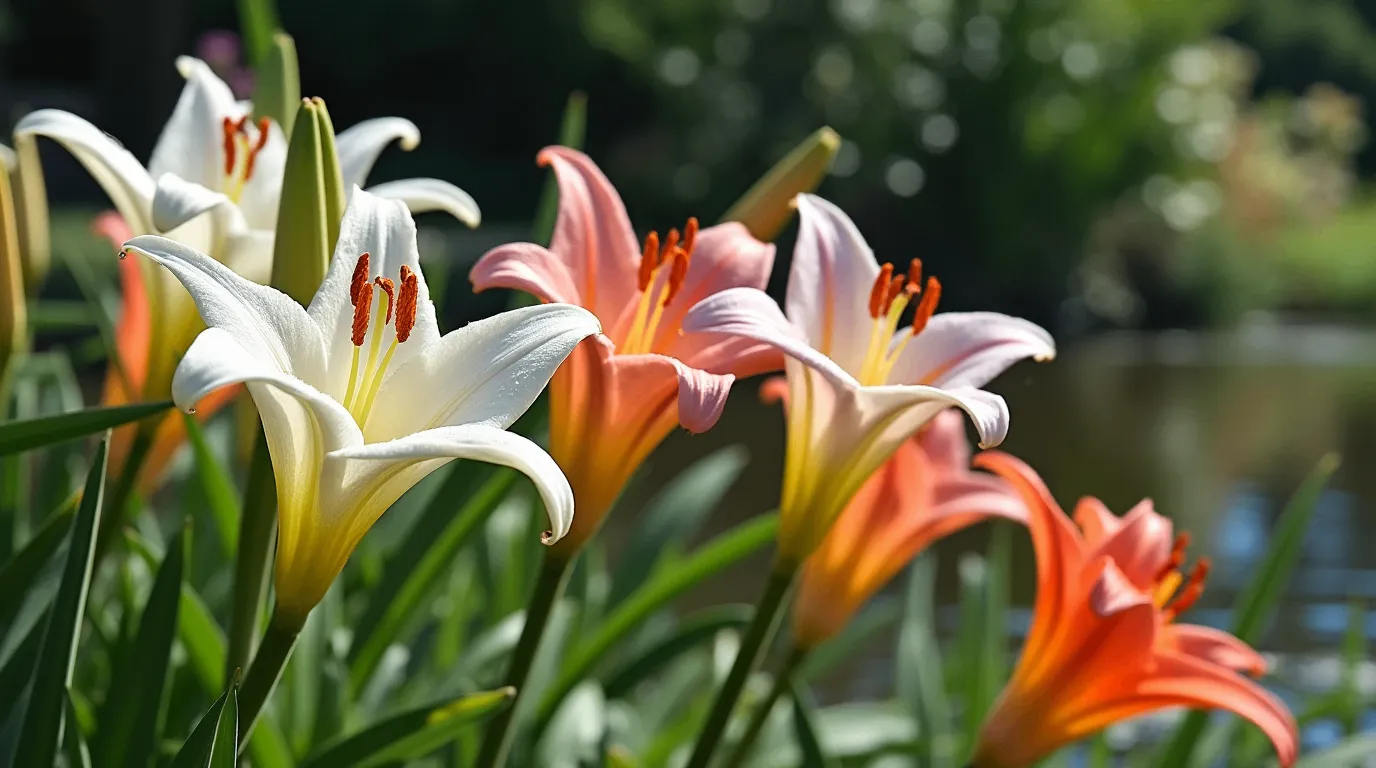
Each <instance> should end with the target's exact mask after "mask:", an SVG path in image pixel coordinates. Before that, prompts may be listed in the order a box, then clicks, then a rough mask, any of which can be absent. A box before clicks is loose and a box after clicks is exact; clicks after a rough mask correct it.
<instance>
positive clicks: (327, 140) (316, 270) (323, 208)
mask: <svg viewBox="0 0 1376 768" xmlns="http://www.w3.org/2000/svg"><path fill="white" fill-rule="evenodd" d="M341 178H342V176H341V173H340V170H339V157H338V155H337V153H336V152H335V144H334V128H333V126H332V124H331V122H330V118H329V113H328V112H326V111H325V102H323V101H321V100H320V99H302V100H301V102H300V106H299V107H298V109H297V112H296V120H295V126H294V128H293V130H292V133H291V141H290V142H289V143H288V145H287V160H286V169H285V171H284V174H283V178H282V202H281V206H280V207H279V209H278V212H277V234H276V239H275V241H274V243H273V250H272V285H273V287H275V288H277V289H278V290H280V291H282V292H283V293H286V294H287V295H288V296H291V297H292V298H294V299H296V300H297V301H299V302H300V303H301V304H302V305H303V306H307V305H309V304H310V302H311V299H312V298H313V297H314V296H315V292H316V290H318V289H319V288H320V283H321V282H323V281H324V279H325V272H326V271H327V270H328V268H329V263H330V255H331V254H332V253H333V252H334V245H335V241H337V240H338V239H339V224H340V221H341V219H342V218H343V215H344V191H343V189H342V184H341Z"/></svg>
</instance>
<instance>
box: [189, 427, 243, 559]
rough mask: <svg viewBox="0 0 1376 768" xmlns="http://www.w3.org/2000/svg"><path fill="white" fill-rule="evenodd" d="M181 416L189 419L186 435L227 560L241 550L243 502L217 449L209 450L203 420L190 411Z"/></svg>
mask: <svg viewBox="0 0 1376 768" xmlns="http://www.w3.org/2000/svg"><path fill="white" fill-rule="evenodd" d="M182 418H183V419H184V420H185V422H186V434H187V436H188V437H189V438H191V449H192V453H193V454H194V455H195V457H196V475H197V477H199V478H200V480H201V490H202V491H204V493H205V499H206V502H207V503H208V504H209V506H210V518H211V519H212V520H214V521H215V532H216V533H218V534H219V538H220V546H221V548H222V551H223V552H224V553H225V557H226V559H228V558H233V557H234V553H235V552H236V551H238V549H239V510H241V509H243V502H241V501H240V500H239V494H238V492H237V491H235V490H234V481H233V480H231V479H230V477H229V472H227V471H226V470H225V467H224V465H223V464H221V463H220V460H219V459H217V458H215V452H214V451H212V450H210V444H209V443H207V442H206V439H205V431H204V430H202V429H201V424H200V422H198V421H196V417H194V416H192V415H191V414H189V413H184V414H182Z"/></svg>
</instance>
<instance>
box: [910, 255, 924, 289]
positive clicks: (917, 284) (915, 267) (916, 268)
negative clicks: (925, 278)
mask: <svg viewBox="0 0 1376 768" xmlns="http://www.w3.org/2000/svg"><path fill="white" fill-rule="evenodd" d="M920 290H922V259H913V260H912V261H911V262H910V263H909V264H908V293H909V294H910V295H911V294H914V293H917V292H918V291H920Z"/></svg>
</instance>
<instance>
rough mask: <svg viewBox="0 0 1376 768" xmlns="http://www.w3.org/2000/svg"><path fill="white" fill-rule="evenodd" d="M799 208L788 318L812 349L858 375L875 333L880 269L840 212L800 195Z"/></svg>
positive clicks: (823, 203)
mask: <svg viewBox="0 0 1376 768" xmlns="http://www.w3.org/2000/svg"><path fill="white" fill-rule="evenodd" d="M797 202H798V219H799V228H798V241H797V244H796V245H795V246H794V248H793V266H792V269H791V271H790V272H789V275H788V318H789V319H790V320H792V321H793V322H794V323H796V324H797V325H798V326H799V327H800V328H802V330H803V333H804V334H805V335H806V338H807V339H808V341H809V342H810V343H811V345H812V346H814V347H816V348H817V349H818V350H820V351H821V352H822V353H823V354H825V355H827V356H829V357H831V358H832V359H834V360H835V361H836V362H837V363H839V364H840V366H841V367H842V368H844V369H845V370H847V371H850V372H851V373H852V374H854V373H856V372H858V371H859V370H860V368H861V366H862V365H863V362H864V357H865V351H866V348H867V346H868V344H867V343H866V342H867V341H868V339H869V335H870V331H871V329H872V328H873V327H874V320H873V318H871V317H870V312H869V299H870V289H871V288H873V286H874V281H875V278H876V277H877V276H878V275H879V264H878V263H877V262H876V261H875V259H874V252H873V251H871V250H870V247H869V245H868V244H867V243H866V242H865V238H864V237H862V236H861V235H860V232H859V231H858V230H857V229H856V228H855V223H854V222H852V221H851V220H850V218H849V217H848V216H846V214H845V213H844V212H843V211H842V210H841V209H840V208H837V207H836V206H835V205H833V204H832V203H829V202H827V201H826V200H823V199H822V198H820V197H817V196H816V195H799V196H798V198H797Z"/></svg>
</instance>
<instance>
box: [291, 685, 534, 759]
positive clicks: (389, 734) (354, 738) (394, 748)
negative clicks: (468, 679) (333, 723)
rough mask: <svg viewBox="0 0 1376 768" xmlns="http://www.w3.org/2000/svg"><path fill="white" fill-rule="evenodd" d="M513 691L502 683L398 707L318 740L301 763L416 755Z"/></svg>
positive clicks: (500, 704) (494, 708) (502, 703)
mask: <svg viewBox="0 0 1376 768" xmlns="http://www.w3.org/2000/svg"><path fill="white" fill-rule="evenodd" d="M515 695H516V691H515V689H513V688H501V689H498V690H495V691H485V692H483V693H476V694H473V695H472V696H465V697H463V698H461V699H458V700H456V701H452V702H449V703H447V704H443V705H440V706H429V707H420V708H418V709H413V710H410V711H408V712H403V713H402V714H399V715H395V716H393V717H389V718H387V719H386V720H383V721H382V722H379V723H376V724H374V725H372V726H370V727H368V728H366V729H364V730H363V731H360V732H359V733H356V734H353V735H351V736H346V737H344V738H341V739H337V740H335V741H333V742H331V743H329V744H324V745H321V747H320V748H319V749H318V750H316V752H315V753H314V754H312V755H311V756H310V757H308V758H306V759H305V760H304V761H303V762H302V763H301V765H300V768H345V766H354V767H356V768H364V767H365V766H377V765H385V764H389V763H404V762H406V761H408V760H415V759H418V758H420V757H423V756H425V755H427V754H429V753H430V752H433V751H435V750H436V749H439V748H440V747H443V746H444V745H445V744H448V743H449V742H451V741H453V740H454V739H455V738H456V737H457V736H458V733H459V732H460V731H461V730H462V729H464V728H466V727H468V726H470V725H472V724H474V723H477V722H479V721H481V720H482V719H483V718H486V717H489V716H491V715H493V714H496V713H497V712H499V711H501V710H502V709H503V708H504V707H506V706H508V705H510V703H511V699H512V697H513V696H515Z"/></svg>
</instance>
